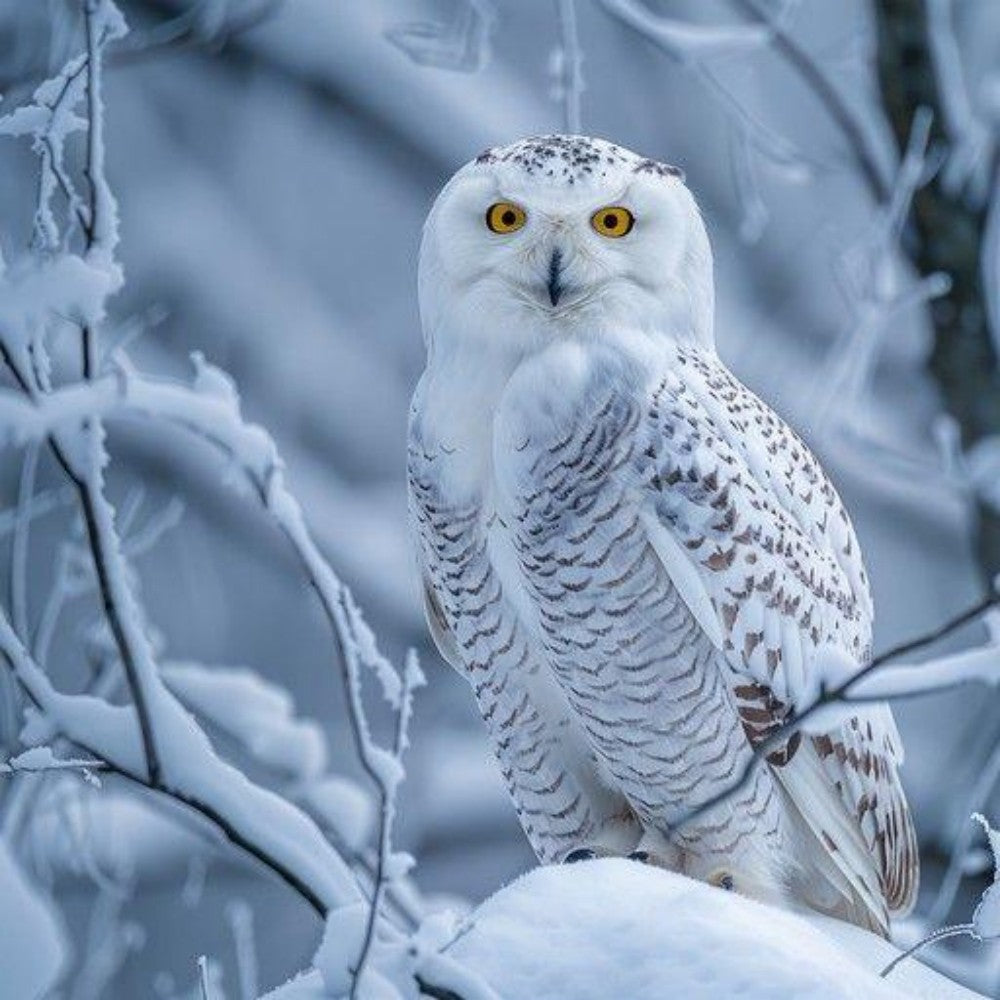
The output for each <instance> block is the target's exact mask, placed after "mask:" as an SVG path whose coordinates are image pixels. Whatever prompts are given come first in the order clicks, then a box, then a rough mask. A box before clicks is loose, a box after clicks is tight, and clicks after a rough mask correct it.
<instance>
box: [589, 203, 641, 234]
mask: <svg viewBox="0 0 1000 1000" xmlns="http://www.w3.org/2000/svg"><path fill="white" fill-rule="evenodd" d="M590 224H591V225H592V226H593V227H594V231H595V232H598V233H600V234H601V236H607V237H608V238H609V239H612V240H617V239H619V238H620V237H622V236H627V235H628V234H629V233H630V232H632V227H633V226H634V225H635V216H634V215H633V214H632V213H631V212H630V211H629V210H628V209H627V208H626V207H625V206H624V205H607V206H605V207H604V208H599V209H598V210H597V211H596V212H594V214H593V215H592V216H591V217H590Z"/></svg>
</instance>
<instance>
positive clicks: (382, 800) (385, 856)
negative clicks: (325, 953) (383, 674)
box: [348, 651, 422, 1000]
mask: <svg viewBox="0 0 1000 1000" xmlns="http://www.w3.org/2000/svg"><path fill="white" fill-rule="evenodd" d="M409 655H410V657H411V659H410V660H408V662H407V665H406V668H405V669H404V671H403V689H402V692H401V694H400V699H399V710H398V712H397V714H396V733H395V737H394V739H393V747H392V759H393V762H394V763H395V765H396V766H397V767H398V768H400V772H401V769H402V757H403V752H404V750H405V749H406V745H407V738H408V736H407V734H408V730H409V725H410V714H411V706H412V703H413V702H412V699H413V688H414V687H415V686H417V685H419V684H420V683H421V682H422V677H421V675H420V671H419V668H417V667H416V664H415V661H414V660H413V659H412V657H413V653H412V651H411V653H410V654H409ZM349 657H350V661H349V669H348V676H349V678H350V684H351V689H350V697H351V700H352V702H353V703H354V706H353V711H354V713H355V714H356V715H363V707H362V703H361V677H360V673H359V669H358V667H359V664H358V662H357V658H356V657H355V656H354V654H353V652H351V651H349ZM361 735H362V737H363V740H364V742H365V743H366V745H365V748H364V755H365V757H366V758H370V756H371V754H372V751H373V750H375V749H376V748H374V747H373V746H371V745H369V741H368V734H367V732H366V731H362V733H361ZM380 752H381V753H384V752H385V751H380ZM385 763H386V761H383V762H382V764H383V766H382V767H376V766H375V764H374V762H373V761H372V760H370V759H369V760H368V766H369V768H370V770H371V772H372V773H374V774H375V776H376V782H377V785H378V791H379V829H378V855H377V858H376V862H375V875H374V885H373V887H372V899H371V905H370V907H369V910H368V922H367V924H366V925H365V936H364V939H363V941H362V942H361V950H360V952H359V953H358V960H357V962H356V963H355V968H354V978H353V980H352V982H351V1000H358V997H359V996H360V994H359V993H358V990H359V989H360V988H361V985H362V982H361V980H362V976H363V974H364V971H365V966H366V964H367V962H368V955H369V953H370V951H371V946H372V944H373V942H374V940H375V926H376V923H377V921H378V918H379V916H380V914H381V909H382V898H383V896H384V895H385V887H386V866H387V865H388V863H389V858H390V854H391V853H392V824H393V819H394V817H395V811H396V809H395V805H396V794H397V791H398V788H399V777H398V775H396V776H390V775H388V774H387V773H386V768H385Z"/></svg>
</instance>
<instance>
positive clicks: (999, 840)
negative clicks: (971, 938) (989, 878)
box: [972, 813, 1000, 941]
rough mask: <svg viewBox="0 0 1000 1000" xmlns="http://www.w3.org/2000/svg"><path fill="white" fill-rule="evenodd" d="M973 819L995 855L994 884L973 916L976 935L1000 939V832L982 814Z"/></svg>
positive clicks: (985, 938) (990, 886)
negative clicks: (982, 831) (983, 832)
mask: <svg viewBox="0 0 1000 1000" xmlns="http://www.w3.org/2000/svg"><path fill="white" fill-rule="evenodd" d="M972 818H973V819H974V820H975V821H976V822H977V823H978V824H979V825H980V826H981V827H982V828H983V830H984V831H985V832H986V837H987V839H988V840H989V844H990V853H991V854H992V855H993V882H992V883H991V884H990V885H989V886H987V888H986V891H985V892H984V893H983V895H982V898H981V899H980V900H979V903H978V905H977V906H976V909H975V912H974V913H973V914H972V924H973V927H974V928H975V933H976V934H977V935H978V936H979V937H980V938H982V939H983V940H984V941H985V940H992V939H994V938H998V937H1000V832H997V831H996V830H994V829H993V827H992V826H990V824H989V821H988V820H987V819H986V817H985V816H983V815H982V814H981V813H975V814H974V815H973V817H972Z"/></svg>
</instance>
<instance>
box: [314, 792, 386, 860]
mask: <svg viewBox="0 0 1000 1000" xmlns="http://www.w3.org/2000/svg"><path fill="white" fill-rule="evenodd" d="M301 800H302V802H303V803H304V804H305V805H306V806H307V807H308V808H309V811H310V813H312V815H314V816H315V817H316V818H317V819H318V820H319V821H320V824H321V825H323V826H327V827H330V828H332V829H333V830H335V831H336V832H337V836H338V837H339V838H340V840H341V842H342V843H343V845H344V847H345V848H346V849H347V850H349V851H353V852H354V853H358V852H360V851H361V850H362V849H363V848H364V847H365V845H366V844H367V843H368V842H369V840H370V839H371V837H372V834H373V833H374V831H375V821H376V809H375V803H374V800H373V799H372V797H371V795H370V794H369V793H368V792H366V791H365V790H364V789H363V788H361V786H360V785H358V784H357V783H356V782H353V781H350V780H348V779H347V778H340V777H327V778H323V779H321V780H319V781H314V782H311V783H310V784H309V785H308V786H307V788H306V789H305V791H304V792H303V793H302V797H301Z"/></svg>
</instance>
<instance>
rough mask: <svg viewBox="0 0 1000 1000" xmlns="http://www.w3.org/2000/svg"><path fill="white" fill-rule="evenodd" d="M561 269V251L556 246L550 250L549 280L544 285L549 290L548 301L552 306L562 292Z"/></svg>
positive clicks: (556, 302)
mask: <svg viewBox="0 0 1000 1000" xmlns="http://www.w3.org/2000/svg"><path fill="white" fill-rule="evenodd" d="M561 270H562V251H561V250H559V249H558V248H557V249H555V250H553V251H552V256H551V257H550V258H549V280H548V284H547V285H546V288H548V291H549V302H551V303H552V305H554V306H555V305H558V304H559V297H560V296H561V295H562V293H563V284H562V281H561V280H560V272H561Z"/></svg>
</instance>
